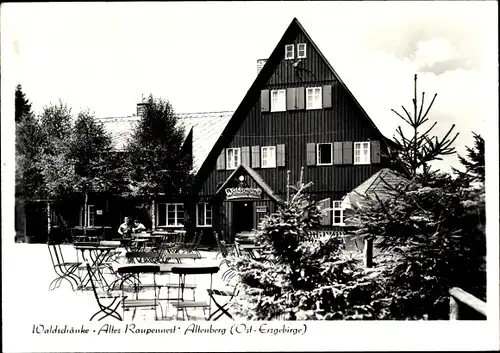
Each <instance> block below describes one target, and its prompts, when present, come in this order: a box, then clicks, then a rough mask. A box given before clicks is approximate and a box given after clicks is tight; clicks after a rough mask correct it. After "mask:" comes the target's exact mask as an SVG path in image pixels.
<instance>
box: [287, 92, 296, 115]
mask: <svg viewBox="0 0 500 353" xmlns="http://www.w3.org/2000/svg"><path fill="white" fill-rule="evenodd" d="M295 91H296V88H287V89H286V110H295V109H296V105H297V103H296V100H295V99H296V95H295Z"/></svg>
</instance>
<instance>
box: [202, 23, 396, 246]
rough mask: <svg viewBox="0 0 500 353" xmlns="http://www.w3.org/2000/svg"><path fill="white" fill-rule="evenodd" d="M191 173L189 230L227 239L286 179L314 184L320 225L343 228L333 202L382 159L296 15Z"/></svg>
mask: <svg viewBox="0 0 500 353" xmlns="http://www.w3.org/2000/svg"><path fill="white" fill-rule="evenodd" d="M258 65H260V66H261V67H259V68H258V75H257V78H256V79H255V81H254V83H253V84H252V86H251V87H250V89H249V90H248V92H247V94H246V95H245V97H244V98H243V100H242V102H241V103H240V105H239V106H238V108H237V109H236V111H235V112H234V114H233V116H232V117H231V119H230V120H229V122H228V123H227V125H226V126H225V128H224V130H223V131H222V133H221V135H220V137H219V138H218V140H217V141H216V143H215V144H214V146H213V148H212V149H211V151H210V153H209V154H208V156H207V157H206V158H205V160H204V161H203V163H202V165H201V166H200V168H199V170H198V172H197V191H198V194H197V196H198V203H197V205H196V217H195V218H196V221H197V226H198V227H206V228H210V229H213V230H217V231H219V232H222V233H223V234H224V235H225V237H226V239H228V240H230V239H232V238H233V236H234V234H235V233H237V232H240V231H245V230H251V229H255V228H257V225H258V224H259V222H260V220H261V219H262V217H263V216H264V215H269V214H270V213H272V212H274V211H275V210H276V207H277V205H278V203H279V202H281V201H282V200H284V199H285V197H286V193H287V171H290V173H291V181H292V182H295V181H297V180H298V179H299V175H300V171H301V168H302V167H304V179H305V181H306V182H309V181H312V182H313V183H314V184H313V186H312V187H311V188H310V189H309V193H310V196H311V198H312V199H315V200H316V201H320V202H321V205H322V206H323V207H328V208H329V207H332V208H333V209H334V210H333V211H332V213H331V214H329V215H327V216H325V219H324V222H323V223H324V225H325V226H328V227H335V226H343V224H344V223H343V209H342V205H341V201H342V199H343V198H344V196H345V195H346V194H348V193H349V192H350V191H352V190H353V189H354V188H356V187H357V186H358V185H360V184H362V183H363V182H364V181H365V180H367V179H368V178H369V177H370V176H372V175H373V174H375V173H376V172H378V171H379V170H381V169H382V168H385V167H387V166H388V161H387V160H385V158H384V157H383V153H381V152H383V151H384V150H387V148H391V147H394V146H393V143H392V142H391V141H390V140H388V139H387V138H386V137H384V136H383V135H382V133H381V132H380V131H379V129H378V128H377V127H376V126H375V124H374V123H373V121H372V120H371V119H370V117H369V116H368V115H367V113H366V112H365V111H364V110H363V108H362V107H361V105H360V104H359V102H358V101H357V100H356V98H355V97H354V96H353V95H352V93H351V92H350V91H349V89H348V88H347V87H346V85H345V84H344V83H343V82H342V80H341V79H340V77H339V75H338V74H337V73H336V72H335V70H334V69H333V67H332V66H331V65H330V63H329V62H328V61H327V59H326V58H325V57H324V56H323V54H322V53H321V51H320V50H319V48H318V47H317V46H316V45H315V43H314V42H313V40H312V39H311V38H310V36H309V35H308V34H307V32H306V31H305V29H304V28H303V27H302V25H301V24H300V23H299V21H298V20H297V19H293V21H292V22H291V24H290V25H289V27H288V28H287V30H286V31H285V33H284V34H283V36H282V38H281V40H280V41H279V42H278V44H277V45H276V47H275V49H274V50H273V52H272V53H271V55H270V56H269V58H268V59H267V60H266V61H265V64H264V65H263V66H262V60H259V63H258Z"/></svg>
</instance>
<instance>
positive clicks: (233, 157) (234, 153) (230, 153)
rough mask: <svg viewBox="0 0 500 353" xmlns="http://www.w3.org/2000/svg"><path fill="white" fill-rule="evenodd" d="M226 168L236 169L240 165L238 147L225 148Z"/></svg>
mask: <svg viewBox="0 0 500 353" xmlns="http://www.w3.org/2000/svg"><path fill="white" fill-rule="evenodd" d="M226 165H227V167H226V169H236V167H238V166H239V165H240V149H239V148H228V149H226Z"/></svg>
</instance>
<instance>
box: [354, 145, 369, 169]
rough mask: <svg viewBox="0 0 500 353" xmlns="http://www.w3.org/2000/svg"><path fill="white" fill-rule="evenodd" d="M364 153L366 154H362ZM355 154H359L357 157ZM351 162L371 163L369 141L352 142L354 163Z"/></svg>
mask: <svg viewBox="0 0 500 353" xmlns="http://www.w3.org/2000/svg"><path fill="white" fill-rule="evenodd" d="M365 144H366V145H365ZM365 147H366V148H365ZM364 152H366V153H364ZM356 153H359V155H356ZM356 159H358V160H356ZM353 162H354V164H370V163H371V144H370V141H361V142H354V161H353Z"/></svg>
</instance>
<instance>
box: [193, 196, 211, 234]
mask: <svg viewBox="0 0 500 353" xmlns="http://www.w3.org/2000/svg"><path fill="white" fill-rule="evenodd" d="M200 206H202V207H203V219H200V218H199V208H200ZM208 211H210V212H208ZM208 214H210V215H208ZM213 219H214V216H213V211H212V205H211V204H209V203H208V202H198V203H197V204H196V226H197V227H204V228H211V227H212V225H213ZM208 220H210V224H208V222H207V221H208Z"/></svg>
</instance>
